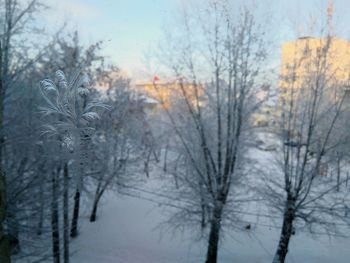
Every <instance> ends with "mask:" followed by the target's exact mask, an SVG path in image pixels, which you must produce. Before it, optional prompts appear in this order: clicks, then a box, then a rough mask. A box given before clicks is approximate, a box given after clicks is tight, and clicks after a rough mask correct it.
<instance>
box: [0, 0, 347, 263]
mask: <svg viewBox="0 0 350 263" xmlns="http://www.w3.org/2000/svg"><path fill="white" fill-rule="evenodd" d="M41 8H44V6H43V5H42V4H41V3H40V2H38V1H36V0H33V1H29V2H28V3H24V2H17V1H16V0H3V1H0V11H1V12H2V13H3V14H4V15H3V16H2V18H1V19H2V20H0V23H1V25H2V26H1V30H3V31H1V32H0V37H1V39H0V62H1V63H0V65H1V67H0V131H1V132H0V261H1V262H5V263H8V262H11V257H12V256H11V254H13V255H15V254H16V253H17V254H18V255H17V257H20V256H25V257H27V258H31V259H33V260H41V259H43V258H45V257H46V256H48V254H47V253H44V250H45V244H46V243H47V240H49V239H50V240H51V244H52V253H49V254H50V255H52V256H53V261H54V262H56V263H58V262H61V259H62V258H63V261H64V262H65V263H67V262H69V255H70V251H69V236H70V237H76V236H77V235H78V230H79V227H78V226H79V224H78V222H79V210H80V207H81V202H82V198H84V196H87V197H90V198H88V199H89V200H90V201H91V215H90V221H91V222H93V221H95V220H96V216H97V209H98V204H99V202H100V200H101V198H102V196H103V194H104V193H105V192H106V190H107V189H108V188H111V187H125V186H128V185H130V183H134V182H135V181H136V180H138V177H137V175H138V174H139V171H138V170H137V167H138V166H140V164H143V163H144V166H145V172H146V174H147V175H148V172H149V170H148V167H149V159H150V156H151V155H152V154H153V155H155V156H156V155H157V154H156V153H155V140H154V138H155V137H158V138H160V137H161V135H164V134H161V133H162V132H163V133H166V136H168V137H169V138H170V139H168V140H167V141H166V143H165V144H164V145H160V148H163V150H164V151H162V152H163V153H165V154H164V156H163V157H164V158H165V159H166V161H165V164H166V165H164V171H165V174H169V175H170V176H171V178H175V180H174V181H175V183H174V184H168V185H167V195H170V194H171V198H172V202H170V203H169V202H168V203H169V204H170V205H172V207H174V206H175V207H176V208H178V209H177V210H176V213H175V214H174V215H173V217H172V218H171V219H170V221H169V222H170V223H171V224H172V225H173V226H178V225H181V226H183V225H191V227H193V226H195V227H199V229H200V230H201V231H202V232H203V233H204V235H203V236H206V237H207V241H208V246H207V252H206V263H216V262H217V258H218V248H219V241H220V233H222V231H223V227H226V226H232V225H233V226H237V225H239V224H240V223H241V222H244V220H243V218H242V216H241V215H242V214H244V213H242V212H244V209H245V206H244V205H243V204H246V203H247V202H252V201H253V200H255V199H261V197H262V198H263V199H264V200H265V201H266V202H267V206H268V207H271V209H272V210H278V211H279V212H280V213H281V215H282V218H283V224H282V227H281V235H280V240H279V243H278V246H277V250H276V253H275V256H274V259H273V262H274V263H280V262H284V261H285V258H286V255H287V252H288V245H289V240H290V238H291V236H292V234H293V233H294V232H295V231H296V229H297V228H298V227H299V226H301V225H302V226H309V227H310V230H314V226H315V227H316V230H317V229H318V226H323V227H325V228H326V230H328V231H330V232H334V231H335V230H336V228H335V226H337V223H339V222H340V221H345V222H347V218H346V216H345V215H346V213H347V210H346V207H347V206H346V204H347V199H346V197H347V196H346V193H343V192H340V191H337V190H339V188H340V186H341V184H342V183H343V182H345V180H343V178H342V177H341V175H340V172H339V173H338V175H339V176H338V180H337V184H336V185H334V184H333V183H332V182H330V180H329V178H328V177H320V176H319V174H320V170H322V168H323V167H324V166H325V165H326V164H328V165H329V166H335V167H338V168H339V167H340V165H339V163H340V162H341V158H340V157H342V158H345V157H344V154H343V153H344V152H346V149H347V145H348V141H349V140H348V132H347V130H346V128H347V127H346V123H347V115H346V113H347V110H348V109H347V89H344V83H339V81H338V79H337V77H336V76H337V74H336V73H335V71H337V70H339V69H334V67H331V66H330V64H331V61H332V56H333V54H332V51H333V50H334V48H332V47H333V40H334V38H333V37H332V35H331V33H330V32H327V33H326V34H325V36H324V37H323V38H322V40H321V41H320V45H319V46H320V48H319V49H318V52H317V54H314V53H312V52H304V53H303V55H302V56H301V57H298V59H295V61H294V62H293V63H291V64H290V65H288V67H287V70H286V71H285V72H284V73H285V76H282V77H283V83H284V85H285V93H286V94H287V97H288V98H289V99H288V100H287V101H286V103H285V104H284V105H282V106H281V108H280V111H281V112H280V113H281V116H282V118H281V119H280V126H279V127H278V129H277V132H276V136H277V137H279V138H280V139H281V140H280V141H281V143H280V147H278V148H277V150H276V151H277V155H278V157H279V158H277V159H276V162H275V163H270V164H269V169H266V167H257V166H256V165H252V162H249V159H250V158H251V157H252V156H251V154H250V153H251V152H250V150H251V149H252V141H253V140H254V136H255V131H254V129H252V127H251V118H252V114H253V113H254V112H255V111H256V110H257V109H258V107H259V105H260V104H261V101H259V100H258V99H257V96H256V95H257V93H258V92H259V91H260V89H261V87H262V86H263V84H266V78H265V76H266V75H267V74H266V68H265V65H266V63H267V59H268V52H267V51H268V41H267V39H266V31H265V30H266V29H267V28H265V27H264V25H263V24H260V23H258V22H257V20H256V17H255V15H254V13H253V12H252V11H251V9H249V8H248V7H244V6H238V7H237V6H234V5H233V4H232V3H231V2H230V1H209V4H208V5H206V6H204V7H203V8H199V9H196V10H195V11H194V12H191V10H190V9H188V10H186V11H185V13H184V16H183V17H184V21H183V27H182V28H181V30H180V32H181V33H180V34H178V35H176V34H174V35H173V36H172V37H170V36H169V39H168V40H169V41H168V43H167V45H166V46H164V48H163V49H162V51H164V52H162V53H161V54H159V58H160V60H161V62H162V63H163V64H164V65H165V66H166V67H167V68H168V69H169V72H170V74H171V76H174V75H175V76H176V78H177V83H176V85H175V86H174V89H175V90H174V100H173V101H172V104H171V106H170V107H169V106H168V105H164V111H163V112H159V115H160V116H159V118H160V121H161V122H162V129H159V130H158V131H154V130H152V127H153V128H154V127H155V122H154V123H152V124H153V125H149V122H148V116H147V115H146V114H145V104H144V101H143V100H142V99H140V97H138V96H137V95H135V93H133V92H132V91H131V90H130V80H129V79H126V78H123V77H122V76H121V75H120V71H119V69H118V68H116V67H115V66H107V65H106V62H105V60H104V58H103V56H101V55H99V50H100V46H101V43H97V44H95V45H91V46H89V47H87V48H84V47H83V46H81V45H80V43H79V38H78V34H77V33H74V34H73V35H71V36H68V37H67V36H65V37H62V36H61V32H60V33H58V34H57V35H56V36H55V37H54V39H53V40H52V41H51V40H50V41H47V43H45V47H44V48H43V49H42V51H40V52H38V51H36V50H35V49H34V50H33V51H31V52H27V51H28V50H30V47H29V49H28V46H26V45H24V44H23V43H27V42H26V41H24V40H25V39H26V36H27V35H26V34H27V33H28V32H27V31H26V30H27V28H28V25H32V22H33V18H34V14H35V12H37V11H38V10H40V9H41ZM33 25H35V24H33ZM305 61H306V62H305ZM300 68H302V71H300ZM300 72H302V74H300ZM38 83H40V87H39V86H38ZM93 86H95V87H97V86H99V87H100V89H104V90H105V91H106V92H105V93H104V94H101V93H99V92H98V91H97V90H95V89H92V88H91V87H93ZM153 88H154V89H155V91H159V87H158V86H157V82H156V81H155V82H154V85H153ZM159 97H160V103H161V104H165V102H164V101H162V97H161V96H159ZM156 133H157V134H156ZM155 135H156V136H155ZM160 142H161V141H158V143H160ZM158 157H159V156H157V158H156V159H158ZM256 168H257V169H258V171H259V173H258V174H259V175H261V174H262V175H263V176H260V177H259V176H257V174H256V173H254V172H253V171H255V170H256ZM252 178H253V180H251V179H252ZM256 190H257V191H256ZM160 196H164V195H160ZM338 225H340V224H338ZM33 240H37V241H36V242H32V241H33ZM33 244H35V246H33ZM40 245H41V246H40ZM18 252H21V253H18ZM62 252H63V253H62ZM17 257H12V258H17Z"/></svg>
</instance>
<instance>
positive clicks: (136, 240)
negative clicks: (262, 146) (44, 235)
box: [72, 178, 350, 263]
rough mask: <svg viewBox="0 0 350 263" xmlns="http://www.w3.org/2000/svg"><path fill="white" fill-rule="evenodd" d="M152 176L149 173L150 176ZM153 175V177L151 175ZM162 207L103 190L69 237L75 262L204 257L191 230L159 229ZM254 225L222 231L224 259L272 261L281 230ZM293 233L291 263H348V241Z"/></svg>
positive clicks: (183, 262) (182, 261)
mask: <svg viewBox="0 0 350 263" xmlns="http://www.w3.org/2000/svg"><path fill="white" fill-rule="evenodd" d="M151 180H152V178H151ZM154 180H156V179H154ZM165 219H166V218H165V215H164V214H163V213H162V207H161V206H158V205H157V204H154V203H153V202H150V201H147V200H143V199H139V198H135V197H129V196H120V195H115V194H109V195H106V198H105V199H104V201H103V203H102V206H101V210H100V213H99V217H98V220H97V221H96V222H95V223H89V222H88V211H86V214H85V215H84V214H83V216H82V220H81V229H80V233H81V234H80V236H79V237H78V238H77V239H76V240H74V241H73V244H72V245H73V247H72V249H73V251H74V252H73V256H72V262H74V263H96V262H99V263H119V262H120V263H198V262H204V256H205V243H204V241H195V240H194V238H193V237H191V236H190V235H189V234H186V233H184V234H182V235H181V234H175V235H173V233H169V232H164V231H163V232H162V231H160V229H159V228H157V226H158V225H159V224H160V223H161V222H162V221H163V220H165ZM273 225H274V224H273V223H271V226H272V227H268V226H261V225H255V224H254V223H253V224H252V229H251V230H247V231H246V232H235V231H233V230H232V231H226V232H225V233H224V238H223V240H222V242H221V246H220V250H219V262H222V263H232V262H236V263H265V262H266V263H267V262H271V260H272V256H273V252H274V251H275V247H276V244H277V239H278V234H279V230H278V229H276V228H274V227H273ZM316 238H317V239H313V238H312V237H310V235H308V234H304V233H297V234H296V235H295V236H293V237H292V240H291V244H290V252H289V253H288V256H287V262H289V263H293V262H296V263H333V262H335V263H348V262H349V261H350V240H349V239H344V238H336V239H335V238H332V239H329V238H328V237H327V236H325V235H322V236H316Z"/></svg>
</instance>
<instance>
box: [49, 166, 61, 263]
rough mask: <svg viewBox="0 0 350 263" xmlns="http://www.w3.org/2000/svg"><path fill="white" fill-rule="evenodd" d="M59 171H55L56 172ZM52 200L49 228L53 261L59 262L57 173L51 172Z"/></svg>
mask: <svg viewBox="0 0 350 263" xmlns="http://www.w3.org/2000/svg"><path fill="white" fill-rule="evenodd" d="M58 173H59V172H57V174H58ZM51 183H52V193H51V194H52V200H51V228H52V254H53V262H54V263H60V232H59V223H58V221H59V220H58V218H59V216H58V204H57V202H58V193H57V191H58V185H57V175H56V174H55V173H54V172H53V173H52V182H51Z"/></svg>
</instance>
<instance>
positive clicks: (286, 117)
mask: <svg viewBox="0 0 350 263" xmlns="http://www.w3.org/2000/svg"><path fill="white" fill-rule="evenodd" d="M334 41H336V39H335V38H333V37H331V36H329V35H328V36H326V37H324V38H319V39H313V38H307V39H299V40H298V41H296V42H295V47H294V48H293V49H292V58H293V59H292V60H291V61H288V63H287V61H285V63H284V64H283V65H282V67H283V68H282V76H281V81H280V86H281V87H280V88H281V92H282V95H281V123H280V124H281V126H280V132H279V134H280V137H281V149H280V150H279V151H278V154H277V155H279V157H278V158H277V159H278V161H277V169H275V170H272V171H269V172H268V175H267V176H266V177H264V181H265V182H267V186H268V190H266V189H265V190H264V196H267V197H268V200H269V201H270V205H273V207H274V208H276V209H278V210H279V211H280V212H281V213H283V224H282V227H281V235H280V240H279V243H278V247H277V251H276V253H275V256H274V259H273V262H274V263H282V262H285V258H286V255H287V252H288V247H289V241H290V238H291V236H292V235H293V233H295V231H296V228H297V227H298V226H299V225H300V223H301V222H302V223H303V225H304V227H305V226H306V227H308V228H309V229H310V230H311V231H313V230H317V229H318V226H322V227H324V228H325V229H326V230H327V231H328V232H329V233H333V232H334V231H336V226H337V224H341V223H340V222H341V220H342V219H343V215H344V211H345V210H344V209H345V206H344V196H342V195H337V194H335V192H336V191H335V190H336V188H337V187H339V184H341V183H342V182H341V181H339V182H338V184H337V185H334V184H332V182H331V180H330V178H329V177H328V176H325V175H326V169H327V167H328V166H330V165H331V159H332V156H331V155H332V154H331V153H332V152H333V153H334V149H335V150H336V149H337V147H338V146H339V143H340V142H341V141H342V140H344V137H342V136H339V137H335V136H334V135H335V131H336V130H337V129H340V128H341V127H340V126H339V125H341V122H339V120H340V118H341V117H342V116H343V113H344V111H345V110H346V108H345V103H344V100H345V98H346V92H347V91H346V89H344V88H346V87H345V86H344V84H346V83H347V82H348V80H347V77H346V78H345V79H339V70H341V71H342V73H344V74H345V76H348V75H349V72H350V71H349V69H350V68H341V69H339V68H335V67H334V64H333V63H334V59H335V57H334V56H335V52H336V44H335V42H334Z"/></svg>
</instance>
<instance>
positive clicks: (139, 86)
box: [134, 78, 204, 110]
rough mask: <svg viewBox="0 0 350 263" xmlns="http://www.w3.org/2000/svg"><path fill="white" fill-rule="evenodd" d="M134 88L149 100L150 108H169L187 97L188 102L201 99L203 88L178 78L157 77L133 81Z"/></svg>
mask: <svg viewBox="0 0 350 263" xmlns="http://www.w3.org/2000/svg"><path fill="white" fill-rule="evenodd" d="M134 86H135V90H136V91H137V92H140V93H142V94H143V96H144V98H145V100H146V102H148V101H149V102H150V105H149V106H150V107H149V108H150V109H151V108H152V109H153V110H159V109H160V108H165V109H169V108H170V107H171V106H172V105H174V104H175V103H177V102H178V101H179V100H183V99H184V98H187V99H188V101H189V102H191V103H195V101H197V97H198V101H201V100H202V97H203V94H204V88H203V86H202V85H200V84H198V85H195V84H193V83H191V82H186V81H182V80H181V81H180V80H168V81H163V80H159V79H158V78H157V79H155V80H153V81H143V82H136V83H135V85H134Z"/></svg>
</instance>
